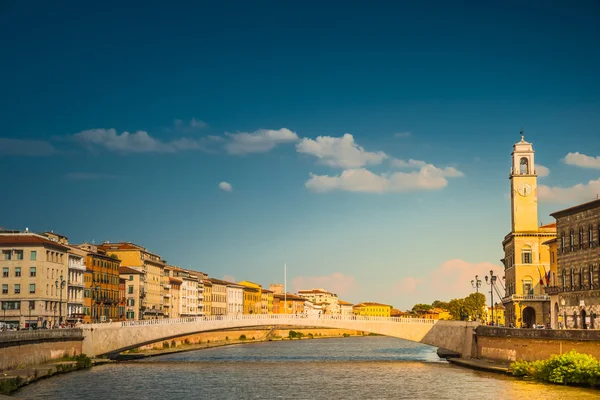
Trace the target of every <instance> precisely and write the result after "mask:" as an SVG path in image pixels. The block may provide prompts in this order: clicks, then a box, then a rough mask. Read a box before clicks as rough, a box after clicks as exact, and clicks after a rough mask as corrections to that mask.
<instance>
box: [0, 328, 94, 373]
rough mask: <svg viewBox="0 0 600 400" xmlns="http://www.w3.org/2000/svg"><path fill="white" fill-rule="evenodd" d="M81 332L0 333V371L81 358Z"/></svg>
mask: <svg viewBox="0 0 600 400" xmlns="http://www.w3.org/2000/svg"><path fill="white" fill-rule="evenodd" d="M82 342H83V334H82V331H81V330H80V329H51V330H50V329H49V330H37V331H8V332H0V371H6V370H11V369H15V368H19V367H25V366H29V365H37V364H43V363H45V362H47V361H51V360H55V359H59V358H61V357H63V356H64V355H68V356H74V355H77V354H81V347H82Z"/></svg>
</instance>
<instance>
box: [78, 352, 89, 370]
mask: <svg viewBox="0 0 600 400" xmlns="http://www.w3.org/2000/svg"><path fill="white" fill-rule="evenodd" d="M75 361H77V364H76V366H77V368H78V369H82V368H91V367H92V359H91V358H89V357H88V356H86V355H85V354H79V355H78V356H76V357H75Z"/></svg>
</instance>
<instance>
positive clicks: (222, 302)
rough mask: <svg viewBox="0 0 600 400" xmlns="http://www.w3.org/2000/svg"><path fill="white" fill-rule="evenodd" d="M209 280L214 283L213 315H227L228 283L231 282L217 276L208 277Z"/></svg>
mask: <svg viewBox="0 0 600 400" xmlns="http://www.w3.org/2000/svg"><path fill="white" fill-rule="evenodd" d="M208 281H209V282H210V283H211V284H212V304H211V312H212V315H226V314H227V285H228V284H229V282H225V281H222V280H220V279H215V278H208Z"/></svg>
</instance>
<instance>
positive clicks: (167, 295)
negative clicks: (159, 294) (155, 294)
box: [163, 293, 171, 297]
mask: <svg viewBox="0 0 600 400" xmlns="http://www.w3.org/2000/svg"><path fill="white" fill-rule="evenodd" d="M163 297H171V293H165V294H164V295H163Z"/></svg>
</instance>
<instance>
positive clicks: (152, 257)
mask: <svg viewBox="0 0 600 400" xmlns="http://www.w3.org/2000/svg"><path fill="white" fill-rule="evenodd" d="M98 248H99V249H102V250H104V251H105V252H106V254H108V255H109V256H110V255H112V254H115V255H116V256H117V257H118V258H119V260H121V265H122V266H124V267H130V268H133V269H137V270H140V271H142V272H143V273H144V277H143V281H144V288H143V291H142V316H141V318H142V319H154V318H162V317H163V316H164V311H163V304H164V293H163V279H162V277H163V275H164V271H165V266H166V262H165V261H164V260H162V259H161V258H160V256H159V255H157V254H154V253H151V252H149V251H148V250H147V249H146V248H144V247H142V246H139V245H137V244H134V243H109V242H105V243H104V244H102V246H98Z"/></svg>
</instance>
